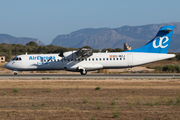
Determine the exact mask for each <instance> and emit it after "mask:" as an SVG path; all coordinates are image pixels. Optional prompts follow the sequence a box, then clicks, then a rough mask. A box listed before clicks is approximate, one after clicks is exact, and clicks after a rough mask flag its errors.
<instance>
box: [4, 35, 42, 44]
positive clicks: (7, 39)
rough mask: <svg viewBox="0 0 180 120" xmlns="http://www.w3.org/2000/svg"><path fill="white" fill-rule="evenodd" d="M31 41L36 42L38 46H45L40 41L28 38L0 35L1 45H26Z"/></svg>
mask: <svg viewBox="0 0 180 120" xmlns="http://www.w3.org/2000/svg"><path fill="white" fill-rule="evenodd" d="M30 41H34V42H35V43H37V44H38V45H45V44H44V43H43V42H41V41H40V40H38V39H35V38H28V37H14V36H11V35H8V34H0V43H7V44H23V45H26V44H27V43H29V42H30Z"/></svg>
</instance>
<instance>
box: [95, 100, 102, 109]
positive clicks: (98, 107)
mask: <svg viewBox="0 0 180 120" xmlns="http://www.w3.org/2000/svg"><path fill="white" fill-rule="evenodd" d="M96 107H97V109H101V105H100V103H99V101H96Z"/></svg>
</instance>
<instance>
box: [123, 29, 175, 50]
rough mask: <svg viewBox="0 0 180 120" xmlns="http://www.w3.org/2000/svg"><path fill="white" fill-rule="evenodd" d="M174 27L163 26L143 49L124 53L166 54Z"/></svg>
mask: <svg viewBox="0 0 180 120" xmlns="http://www.w3.org/2000/svg"><path fill="white" fill-rule="evenodd" d="M173 30H174V26H164V27H162V28H160V30H159V31H158V33H157V35H156V37H155V38H154V39H152V40H151V41H150V42H148V43H147V44H146V45H144V46H143V47H140V48H137V49H134V50H129V51H125V52H145V53H167V52H168V48H169V45H170V42H171V37H172V34H173Z"/></svg>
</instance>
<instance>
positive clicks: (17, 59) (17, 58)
mask: <svg viewBox="0 0 180 120" xmlns="http://www.w3.org/2000/svg"><path fill="white" fill-rule="evenodd" d="M13 60H16V61H20V60H22V59H21V58H20V57H15V58H13Z"/></svg>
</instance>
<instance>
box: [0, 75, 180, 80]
mask: <svg viewBox="0 0 180 120" xmlns="http://www.w3.org/2000/svg"><path fill="white" fill-rule="evenodd" d="M53 78H55V79H58V78H66V79H76V78H88V79H90V78H91V79H94V78H96V79H97V78H180V74H87V75H80V74H18V75H13V74H0V79H53Z"/></svg>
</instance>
